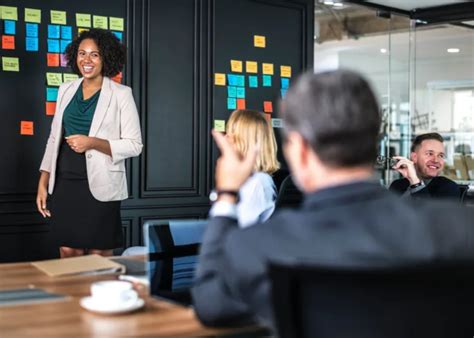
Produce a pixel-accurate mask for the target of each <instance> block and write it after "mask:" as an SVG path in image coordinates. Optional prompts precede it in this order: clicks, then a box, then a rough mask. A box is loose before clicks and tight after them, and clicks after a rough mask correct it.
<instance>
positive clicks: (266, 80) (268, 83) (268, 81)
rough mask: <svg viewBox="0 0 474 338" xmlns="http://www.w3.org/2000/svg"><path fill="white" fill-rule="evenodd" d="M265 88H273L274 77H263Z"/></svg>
mask: <svg viewBox="0 0 474 338" xmlns="http://www.w3.org/2000/svg"><path fill="white" fill-rule="evenodd" d="M263 86H264V87H271V86H272V77H271V75H263Z"/></svg>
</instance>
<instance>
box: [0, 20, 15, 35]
mask: <svg viewBox="0 0 474 338" xmlns="http://www.w3.org/2000/svg"><path fill="white" fill-rule="evenodd" d="M3 34H9V35H15V34H16V22H15V21H12V20H5V21H4V22H3Z"/></svg>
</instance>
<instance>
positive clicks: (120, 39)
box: [112, 32, 123, 42]
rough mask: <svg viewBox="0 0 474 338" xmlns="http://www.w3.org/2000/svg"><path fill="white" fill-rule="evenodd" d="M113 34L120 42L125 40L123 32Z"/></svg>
mask: <svg viewBox="0 0 474 338" xmlns="http://www.w3.org/2000/svg"><path fill="white" fill-rule="evenodd" d="M112 33H114V35H115V36H116V37H117V39H119V41H120V42H122V39H123V34H122V32H112Z"/></svg>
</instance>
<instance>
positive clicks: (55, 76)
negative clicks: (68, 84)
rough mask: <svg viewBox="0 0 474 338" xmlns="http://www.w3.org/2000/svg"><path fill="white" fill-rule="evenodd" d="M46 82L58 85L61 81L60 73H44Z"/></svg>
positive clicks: (49, 84)
mask: <svg viewBox="0 0 474 338" xmlns="http://www.w3.org/2000/svg"><path fill="white" fill-rule="evenodd" d="M46 82H47V84H48V86H59V85H61V83H63V74H62V73H46Z"/></svg>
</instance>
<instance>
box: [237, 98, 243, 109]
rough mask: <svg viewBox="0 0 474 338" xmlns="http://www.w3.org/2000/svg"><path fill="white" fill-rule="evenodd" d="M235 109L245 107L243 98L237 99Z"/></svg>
mask: <svg viewBox="0 0 474 338" xmlns="http://www.w3.org/2000/svg"><path fill="white" fill-rule="evenodd" d="M237 109H245V99H237Z"/></svg>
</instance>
